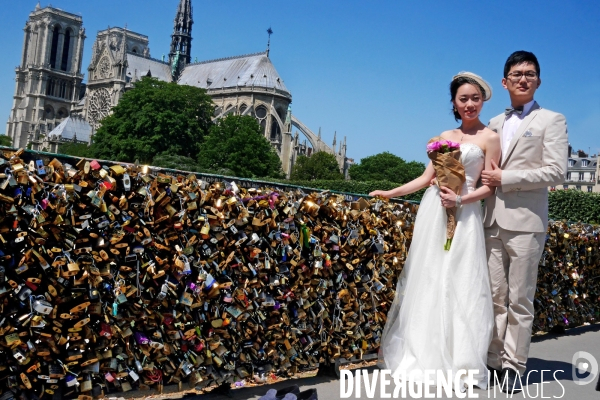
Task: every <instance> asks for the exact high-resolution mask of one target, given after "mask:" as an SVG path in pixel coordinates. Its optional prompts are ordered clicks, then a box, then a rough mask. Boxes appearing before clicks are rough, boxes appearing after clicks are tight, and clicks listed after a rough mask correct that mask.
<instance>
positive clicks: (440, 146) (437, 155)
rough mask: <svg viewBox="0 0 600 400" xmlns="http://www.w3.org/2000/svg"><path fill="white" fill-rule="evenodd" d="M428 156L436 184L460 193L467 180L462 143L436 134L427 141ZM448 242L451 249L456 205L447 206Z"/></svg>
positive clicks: (446, 247) (445, 246) (445, 247)
mask: <svg viewBox="0 0 600 400" xmlns="http://www.w3.org/2000/svg"><path fill="white" fill-rule="evenodd" d="M427 156H428V157H429V158H430V159H431V162H432V164H433V168H434V169H435V177H436V181H437V182H436V184H437V185H438V186H445V187H447V188H449V189H451V190H452V191H453V192H454V193H456V194H457V195H460V191H461V189H462V186H463V183H464V182H465V179H466V178H465V168H464V167H463V165H462V163H461V162H460V144H459V143H456V142H451V141H449V140H445V139H442V138H441V137H439V136H436V137H434V138H432V139H431V140H429V142H428V143H427ZM446 216H447V219H446V244H445V245H444V250H450V245H451V244H452V238H454V231H455V230H456V207H452V208H446Z"/></svg>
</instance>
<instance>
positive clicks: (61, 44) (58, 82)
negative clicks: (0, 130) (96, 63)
mask: <svg viewBox="0 0 600 400" xmlns="http://www.w3.org/2000/svg"><path fill="white" fill-rule="evenodd" d="M24 31H25V35H24V38H23V51H22V55H21V62H20V64H19V66H18V67H17V68H16V70H15V72H16V79H15V80H16V85H15V93H14V96H13V106H12V109H11V111H10V116H9V118H8V122H7V125H6V134H7V135H8V136H9V137H10V138H11V139H12V140H13V145H14V146H16V147H25V146H27V145H28V144H31V147H32V148H33V149H40V144H41V143H42V142H43V141H44V139H45V136H46V135H47V133H48V132H50V131H51V130H52V129H53V128H54V127H56V126H57V125H58V124H60V122H61V121H62V120H64V119H65V118H67V117H68V116H69V115H70V113H71V110H72V109H73V108H75V107H76V106H77V104H78V103H79V101H80V98H81V95H82V93H83V88H84V85H83V84H82V80H83V75H82V74H81V61H82V56H83V44H84V40H85V29H84V28H83V21H82V18H81V17H80V16H79V15H75V14H71V13H69V12H66V11H63V10H59V9H56V8H52V7H45V8H41V7H40V5H39V4H38V5H37V7H36V8H35V10H34V11H33V12H32V13H31V14H30V15H29V19H28V20H27V23H26V24H25V28H24Z"/></svg>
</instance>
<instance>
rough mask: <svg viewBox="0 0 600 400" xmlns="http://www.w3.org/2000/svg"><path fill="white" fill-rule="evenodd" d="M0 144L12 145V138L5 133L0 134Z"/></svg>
mask: <svg viewBox="0 0 600 400" xmlns="http://www.w3.org/2000/svg"><path fill="white" fill-rule="evenodd" d="M0 146H6V147H12V139H11V138H10V137H9V136H7V135H0Z"/></svg>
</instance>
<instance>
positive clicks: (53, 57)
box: [50, 24, 60, 68]
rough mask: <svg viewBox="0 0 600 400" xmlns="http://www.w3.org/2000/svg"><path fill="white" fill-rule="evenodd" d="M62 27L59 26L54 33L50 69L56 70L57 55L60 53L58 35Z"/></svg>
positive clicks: (55, 27)
mask: <svg viewBox="0 0 600 400" xmlns="http://www.w3.org/2000/svg"><path fill="white" fill-rule="evenodd" d="M59 34H60V26H59V25H58V24H57V25H55V26H54V30H53V31H52V46H51V47H50V68H56V53H57V51H58V35H59Z"/></svg>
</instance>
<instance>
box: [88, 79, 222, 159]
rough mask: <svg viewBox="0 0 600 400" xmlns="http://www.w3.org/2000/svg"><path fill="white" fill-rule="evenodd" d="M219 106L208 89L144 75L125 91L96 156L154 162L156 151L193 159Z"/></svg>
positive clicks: (104, 126)
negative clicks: (215, 109) (215, 103)
mask: <svg viewBox="0 0 600 400" xmlns="http://www.w3.org/2000/svg"><path fill="white" fill-rule="evenodd" d="M213 110H214V107H213V103H212V100H211V98H210V97H209V96H208V95H207V94H206V91H205V90H203V89H200V88H196V87H193V86H187V85H178V84H176V83H173V82H162V81H159V80H157V79H155V78H150V77H144V78H142V79H141V80H140V81H138V82H136V83H135V85H134V87H133V89H131V90H129V91H127V92H125V94H124V95H123V97H122V98H121V100H120V101H119V104H118V105H117V106H115V107H114V108H113V109H112V114H111V115H109V116H107V117H106V118H105V119H103V120H102V122H101V126H100V128H99V129H98V131H97V132H96V134H95V135H94V138H93V144H92V146H91V150H92V151H91V153H92V155H93V156H94V157H98V158H102V159H107V160H115V161H127V162H133V161H135V160H136V159H137V160H139V161H140V162H141V163H147V164H150V163H152V160H153V158H154V157H155V156H156V155H157V154H163V153H166V154H171V155H180V156H185V157H192V158H194V157H195V156H196V154H197V153H198V151H199V149H200V143H201V142H202V139H203V138H204V136H205V135H206V134H207V133H208V131H209V128H210V126H211V125H212V123H211V116H212V114H213V112H214V111H213Z"/></svg>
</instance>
